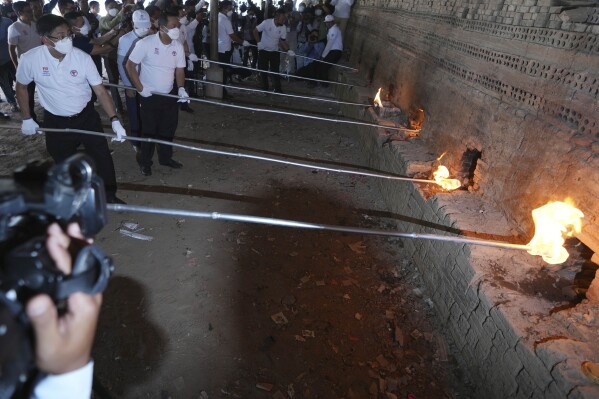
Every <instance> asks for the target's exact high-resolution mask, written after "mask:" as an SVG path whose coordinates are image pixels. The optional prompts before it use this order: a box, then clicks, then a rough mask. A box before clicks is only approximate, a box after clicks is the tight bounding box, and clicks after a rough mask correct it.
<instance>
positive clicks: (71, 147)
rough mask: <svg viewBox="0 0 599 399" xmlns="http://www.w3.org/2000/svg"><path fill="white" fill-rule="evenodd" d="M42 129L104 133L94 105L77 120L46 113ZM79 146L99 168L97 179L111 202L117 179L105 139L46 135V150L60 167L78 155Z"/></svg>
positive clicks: (64, 134) (77, 135)
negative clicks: (66, 160)
mask: <svg viewBox="0 0 599 399" xmlns="http://www.w3.org/2000/svg"><path fill="white" fill-rule="evenodd" d="M42 127H45V128H49V129H50V128H52V129H80V130H90V131H93V132H103V130H102V122H101V121H100V115H98V113H97V112H96V110H95V109H94V107H93V105H92V104H88V105H87V107H85V109H84V110H83V111H81V113H80V114H79V115H78V116H77V117H73V118H68V117H67V118H65V117H62V116H57V115H54V114H51V113H50V112H48V111H45V112H44V123H43V124H42ZM79 146H83V148H84V149H85V151H84V152H85V153H86V154H87V155H89V156H90V157H91V158H92V159H93V161H94V163H95V164H96V171H97V173H98V176H100V177H101V178H102V180H103V181H104V187H106V196H107V197H108V198H110V197H113V196H114V195H115V193H116V176H115V173H114V163H113V162H112V156H111V155H110V150H109V149H108V142H107V141H106V138H104V137H97V136H89V135H85V134H78V133H60V132H47V133H46V149H47V150H48V153H49V154H50V156H51V157H52V159H53V160H54V162H56V163H60V162H62V161H64V160H65V159H67V158H68V157H70V156H71V155H73V154H75V153H76V152H77V148H79Z"/></svg>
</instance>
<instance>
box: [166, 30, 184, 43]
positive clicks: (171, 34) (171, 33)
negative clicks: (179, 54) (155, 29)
mask: <svg viewBox="0 0 599 399" xmlns="http://www.w3.org/2000/svg"><path fill="white" fill-rule="evenodd" d="M165 29H166V28H165ZM180 33H181V31H179V28H173V29H169V30H168V31H167V32H166V34H167V35H168V37H170V38H171V39H173V40H177V39H178V38H179V34H180Z"/></svg>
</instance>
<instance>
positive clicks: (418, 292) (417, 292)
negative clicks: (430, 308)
mask: <svg viewBox="0 0 599 399" xmlns="http://www.w3.org/2000/svg"><path fill="white" fill-rule="evenodd" d="M412 292H413V293H414V295H416V296H417V297H418V298H422V289H421V288H414V289H413V290H412Z"/></svg>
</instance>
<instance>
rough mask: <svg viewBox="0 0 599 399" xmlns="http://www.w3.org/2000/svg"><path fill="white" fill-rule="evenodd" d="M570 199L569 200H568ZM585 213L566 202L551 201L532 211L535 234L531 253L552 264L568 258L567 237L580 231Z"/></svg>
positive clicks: (530, 245)
mask: <svg viewBox="0 0 599 399" xmlns="http://www.w3.org/2000/svg"><path fill="white" fill-rule="evenodd" d="M566 201H568V200H566ZM582 218H584V214H583V213H582V212H581V211H580V210H579V209H577V208H575V207H574V206H573V205H571V204H568V203H566V202H560V201H557V202H550V203H548V204H546V205H543V206H542V207H540V208H537V209H534V210H533V211H532V219H533V221H534V223H535V235H534V237H533V238H532V240H531V241H530V242H529V243H528V246H529V247H530V250H529V251H528V253H529V254H531V255H540V256H542V257H543V260H544V261H545V262H547V263H549V264H551V265H557V264H560V263H563V262H565V261H566V259H568V256H569V254H568V251H566V248H564V247H563V245H564V242H565V241H566V240H565V238H564V235H565V236H566V237H572V235H573V234H574V233H580V230H581V229H582Z"/></svg>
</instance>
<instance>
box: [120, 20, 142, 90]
mask: <svg viewBox="0 0 599 399" xmlns="http://www.w3.org/2000/svg"><path fill="white" fill-rule="evenodd" d="M141 39H142V38H140V37H139V36H137V35H136V34H135V31H134V30H132V31H131V32H129V33H126V34H124V35H123V36H121V37H120V39H119V47H118V49H117V50H116V59H117V63H118V64H119V75H121V79H122V80H123V84H124V85H125V86H131V81H130V80H129V75H127V69H126V68H125V64H126V63H127V60H128V59H129V54H131V51H133V47H134V46H135V43H137V41H139V40H141ZM138 70H139V67H138Z"/></svg>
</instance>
